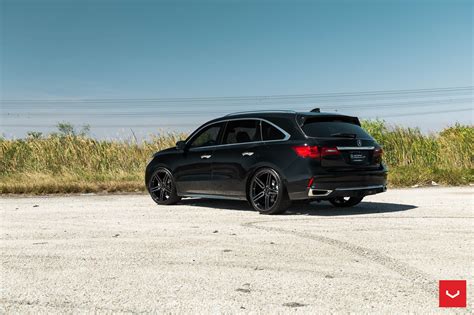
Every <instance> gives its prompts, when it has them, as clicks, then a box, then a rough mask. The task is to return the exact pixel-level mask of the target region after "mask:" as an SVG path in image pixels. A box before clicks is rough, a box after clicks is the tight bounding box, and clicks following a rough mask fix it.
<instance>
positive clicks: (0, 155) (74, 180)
mask: <svg viewBox="0 0 474 315" xmlns="http://www.w3.org/2000/svg"><path fill="white" fill-rule="evenodd" d="M363 126H364V128H365V129H366V130H368V131H369V133H370V134H372V136H373V137H374V138H375V139H376V140H377V141H378V142H379V143H380V144H381V145H382V146H383V148H384V160H385V162H386V164H387V165H388V167H389V171H390V172H389V185H390V186H392V187H393V186H412V185H415V184H418V185H429V184H431V182H432V181H434V182H436V183H438V184H441V185H465V184H469V183H472V182H473V181H474V180H473V178H474V173H473V162H474V159H473V153H472V152H474V148H473V138H474V137H473V136H474V127H473V126H463V125H455V126H452V127H450V128H447V129H444V130H443V131H441V132H439V133H436V134H430V135H425V134H423V133H421V132H420V131H419V130H418V129H412V128H403V127H397V126H394V127H390V126H387V125H386V124H385V123H384V122H382V121H366V122H364V123H363ZM62 127H63V128H60V131H62V132H59V133H55V134H51V135H48V136H46V137H42V136H41V135H40V134H39V133H30V136H29V137H28V138H26V139H15V140H7V139H0V193H2V194H6V193H16V194H25V193H26V194H46V193H79V192H133V191H145V187H144V180H143V175H144V169H145V165H146V163H147V161H148V160H149V158H150V157H151V155H152V153H153V152H156V151H159V150H162V149H165V148H168V147H172V146H174V144H175V143H176V141H177V140H179V139H184V138H185V137H186V135H185V134H178V133H168V134H163V135H160V136H155V137H152V138H150V139H149V140H146V141H142V142H140V143H137V142H131V141H119V140H117V141H108V140H95V139H92V138H90V137H88V136H87V135H86V134H77V133H75V132H74V131H73V129H71V128H69V130H68V129H67V128H66V130H65V128H64V126H62Z"/></svg>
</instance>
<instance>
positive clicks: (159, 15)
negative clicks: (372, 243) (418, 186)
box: [0, 0, 474, 137]
mask: <svg viewBox="0 0 474 315" xmlns="http://www.w3.org/2000/svg"><path fill="white" fill-rule="evenodd" d="M0 4H1V6H0V10H1V15H0V18H1V24H0V27H1V38H0V39H1V42H0V44H1V45H0V54H1V55H0V58H1V59H0V60H1V64H0V65H1V68H0V74H1V77H0V80H1V81H0V83H1V85H0V93H1V95H0V99H1V100H2V103H1V106H2V108H1V122H2V125H3V126H2V127H1V130H0V133H2V134H3V135H4V136H14V137H19V136H23V135H24V134H25V132H26V131H27V130H41V131H45V132H47V131H49V130H51V129H52V128H54V127H53V126H54V124H55V123H57V122H58V121H70V122H72V123H74V124H76V125H80V124H90V125H91V132H92V133H93V135H96V136H99V137H114V136H116V135H118V134H120V133H122V132H124V133H129V131H130V129H135V130H136V131H137V132H138V133H139V134H146V133H149V132H154V131H155V130H159V129H161V128H172V129H176V130H191V129H193V128H194V127H197V126H198V125H200V124H201V123H203V122H205V121H206V120H208V119H210V118H213V117H215V116H218V115H220V114H221V113H226V112H232V111H238V110H254V109H260V108H261V109H272V108H275V109H283V108H286V109H297V110H300V109H302V108H308V109H311V108H312V107H317V106H320V107H322V108H325V107H330V106H334V107H335V108H337V106H347V105H348V104H351V102H352V104H354V108H347V107H346V108H344V110H343V112H347V113H349V114H352V115H358V116H361V117H363V118H364V117H370V118H372V117H381V118H383V119H386V120H387V121H388V122H390V123H394V124H395V123H402V124H405V125H408V126H418V127H420V128H422V129H423V130H439V129H441V128H443V127H445V126H447V125H449V124H452V123H454V122H456V121H459V122H461V123H471V124H472V97H473V93H472V89H471V90H468V91H466V90H463V91H462V92H461V93H458V92H455V93H454V92H449V93H444V92H440V91H439V90H438V89H443V88H452V87H472V86H473V85H474V83H473V73H474V68H473V14H474V8H473V2H472V1H456V0H454V1H452V0H451V1H179V0H178V1H140V0H138V1H137V0H135V1H132V0H128V1H123V0H122V1H120V0H119V1H111V0H95V1H85V0H84V1H79V0H78V1H73V0H62V1H51V0H43V1H31V0H30V1H28V0H14V1H13V0H0ZM421 89H430V91H434V92H433V93H431V92H430V93H428V92H426V93H425V92H419V93H420V94H419V95H417V97H416V98H415V99H414V98H412V97H411V95H412V94H406V93H405V94H404V93H402V92H400V93H398V94H397V95H395V96H392V97H391V98H389V99H388V100H387V99H384V98H383V97H382V94H381V95H375V96H374V97H372V99H370V100H368V99H367V98H361V97H360V94H357V93H361V92H367V91H389V90H390V91H391V90H413V91H419V90H421ZM328 93H336V94H335V95H336V96H337V97H326V98H323V99H322V98H321V97H320V96H318V97H315V98H306V99H303V101H301V100H298V101H296V99H294V98H287V99H286V101H285V102H280V103H275V102H273V101H263V102H260V101H259V100H258V99H257V98H255V99H250V100H247V101H241V100H239V101H237V102H236V101H235V100H233V101H228V100H215V99H211V100H208V101H202V100H199V101H196V99H195V98H199V97H208V98H213V97H228V96H233V97H242V96H267V95H299V94H304V95H308V94H311V95H315V94H316V95H321V94H324V95H326V94H328ZM337 93H355V94H354V95H353V96H341V95H340V94H337ZM164 98H168V99H169V98H171V99H172V100H171V101H170V100H168V101H166V100H163V99H164ZM176 98H179V99H181V98H193V99H192V100H189V101H183V100H180V101H176ZM104 99H114V100H118V101H117V102H115V101H107V102H103V101H101V100H104ZM132 99H133V100H132ZM137 99H138V100H137ZM143 99H152V101H147V102H145V101H144V100H143ZM18 100H24V101H23V102H19V101H18ZM25 100H28V101H25ZM49 100H53V101H54V102H45V101H49ZM84 100H89V101H87V102H84ZM153 100H154V101H153ZM157 100H158V101H157ZM12 101H14V102H12ZM73 101H76V102H73ZM423 101H425V103H423ZM430 101H433V102H434V103H435V104H438V105H436V106H434V107H431V105H430V104H428V102H430ZM410 102H414V104H415V105H413V106H410ZM422 103H423V104H424V105H423V106H421V107H417V105H416V104H422ZM363 104H365V105H367V104H369V105H372V106H368V107H366V108H365V109H363V110H359V109H358V107H357V106H358V105H363ZM377 104H381V105H385V106H380V107H377V106H376V105H377ZM387 104H388V105H387ZM390 104H393V106H390ZM400 104H404V105H403V106H400ZM469 108H470V109H471V110H469ZM451 109H453V110H454V111H452V112H448V110H451ZM341 111H342V110H341ZM443 111H444V112H443ZM427 112H429V114H422V113H427ZM434 112H441V113H438V114H436V113H434ZM410 113H417V114H416V115H409V114H410ZM420 113H421V114H420ZM109 114H110V115H109ZM384 115H385V116H386V117H384ZM397 115H401V116H397Z"/></svg>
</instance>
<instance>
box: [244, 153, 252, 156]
mask: <svg viewBox="0 0 474 315" xmlns="http://www.w3.org/2000/svg"><path fill="white" fill-rule="evenodd" d="M252 155H253V152H242V156H252Z"/></svg>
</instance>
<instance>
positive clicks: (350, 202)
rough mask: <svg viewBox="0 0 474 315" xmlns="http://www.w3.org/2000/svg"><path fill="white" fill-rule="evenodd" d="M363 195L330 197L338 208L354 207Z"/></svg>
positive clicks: (330, 200)
mask: <svg viewBox="0 0 474 315" xmlns="http://www.w3.org/2000/svg"><path fill="white" fill-rule="evenodd" d="M362 199H363V197H335V198H332V199H329V202H330V203H332V205H333V206H335V207H338V208H345V207H352V206H355V205H356V204H358V203H360V202H361V201H362Z"/></svg>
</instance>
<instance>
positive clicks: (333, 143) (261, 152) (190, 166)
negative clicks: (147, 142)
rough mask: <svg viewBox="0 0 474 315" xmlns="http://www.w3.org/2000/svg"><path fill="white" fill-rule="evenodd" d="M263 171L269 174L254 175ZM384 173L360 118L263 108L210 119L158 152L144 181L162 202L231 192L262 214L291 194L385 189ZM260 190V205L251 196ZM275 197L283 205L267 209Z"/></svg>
mask: <svg viewBox="0 0 474 315" xmlns="http://www.w3.org/2000/svg"><path fill="white" fill-rule="evenodd" d="M157 170H161V175H159V174H158V175H156V173H157ZM260 170H266V171H267V173H266V175H265V174H263V175H261V177H260V179H258V178H257V179H255V178H254V177H255V174H256V173H257V172H259V171H260ZM268 172H270V173H268ZM154 176H155V179H154ZM386 177H387V169H386V167H385V165H384V164H383V162H382V148H381V147H380V146H379V145H378V144H377V142H376V141H375V140H374V139H373V138H372V137H371V136H370V135H368V134H367V133H366V132H365V131H364V130H363V129H362V128H361V127H360V122H359V120H358V118H356V117H351V116H345V115H339V114H330V113H319V112H301V113H298V112H293V111H272V112H263V111H262V112H243V113H235V114H230V115H227V116H224V117H221V118H217V119H214V120H211V121H209V122H207V123H205V124H204V125H202V126H201V127H199V128H198V129H197V130H196V131H195V132H193V133H192V134H191V135H190V136H189V137H188V138H187V139H186V141H184V142H178V144H177V147H175V148H170V149H166V150H163V151H160V152H157V153H156V154H155V155H154V157H153V159H152V160H151V161H150V163H149V164H148V165H147V168H146V176H145V180H146V185H147V187H148V190H149V192H150V193H151V195H152V197H153V199H154V200H155V201H156V202H157V203H163V204H171V203H175V202H177V201H178V200H179V198H180V197H183V196H213V197H226V198H235V199H243V200H249V202H250V203H251V204H252V205H253V206H254V208H256V209H257V210H259V211H260V212H262V213H279V212H282V211H284V208H285V207H287V206H288V204H289V201H291V200H316V199H317V200H329V201H331V202H332V203H333V204H334V205H336V206H351V205H354V204H357V203H358V202H360V200H362V198H363V197H364V196H366V195H370V194H376V193H380V192H383V191H385V190H386ZM263 181H266V182H265V183H263ZM158 186H159V187H158ZM160 187H161V188H162V189H161V190H160V189H159V188H160ZM252 187H253V188H252ZM272 187H273V188H272ZM252 193H253V194H252ZM276 193H278V194H279V195H278V196H276V197H275V194H276ZM255 194H257V195H255ZM262 194H263V195H262ZM167 196H168V198H166V197H167ZM258 196H260V198H261V200H262V201H261V202H260V206H258V204H254V203H253V202H252V198H254V197H258ZM267 199H269V202H268V204H267ZM272 199H273V201H275V202H277V203H278V205H276V206H275V207H274V209H266V207H265V206H270V203H271V201H272ZM277 199H281V200H277ZM280 201H281V202H280ZM270 208H271V207H270Z"/></svg>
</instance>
